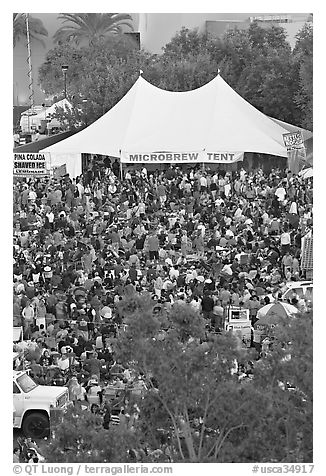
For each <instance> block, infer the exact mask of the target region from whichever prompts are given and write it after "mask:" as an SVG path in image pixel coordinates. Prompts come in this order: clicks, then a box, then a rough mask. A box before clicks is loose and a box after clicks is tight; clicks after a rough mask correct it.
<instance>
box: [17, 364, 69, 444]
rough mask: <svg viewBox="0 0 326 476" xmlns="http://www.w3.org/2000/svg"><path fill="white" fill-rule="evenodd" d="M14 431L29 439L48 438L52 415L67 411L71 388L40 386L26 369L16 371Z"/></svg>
mask: <svg viewBox="0 0 326 476" xmlns="http://www.w3.org/2000/svg"><path fill="white" fill-rule="evenodd" d="M13 404H14V422H13V426H14V428H22V430H23V433H24V434H25V436H29V437H31V438H33V439H37V438H44V437H45V436H48V435H49V432H50V418H51V414H55V413H56V412H54V410H59V411H60V410H61V411H63V410H65V409H66V407H67V405H68V389H67V388H66V387H51V386H46V385H38V384H37V383H35V382H34V380H33V379H32V378H31V377H30V376H29V375H28V373H27V372H26V371H25V370H22V371H15V370H14V371H13Z"/></svg>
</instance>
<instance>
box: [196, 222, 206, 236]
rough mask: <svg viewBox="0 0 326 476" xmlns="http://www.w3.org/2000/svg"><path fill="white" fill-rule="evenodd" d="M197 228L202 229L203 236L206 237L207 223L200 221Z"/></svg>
mask: <svg viewBox="0 0 326 476" xmlns="http://www.w3.org/2000/svg"><path fill="white" fill-rule="evenodd" d="M197 229H198V230H200V232H201V236H202V237H203V238H204V236H205V230H206V228H205V225H204V224H203V223H199V225H198V227H197Z"/></svg>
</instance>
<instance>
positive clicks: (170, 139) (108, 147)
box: [43, 75, 288, 177]
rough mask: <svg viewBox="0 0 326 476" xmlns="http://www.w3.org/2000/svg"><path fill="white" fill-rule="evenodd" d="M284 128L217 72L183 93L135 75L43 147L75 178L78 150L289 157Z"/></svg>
mask: <svg viewBox="0 0 326 476" xmlns="http://www.w3.org/2000/svg"><path fill="white" fill-rule="evenodd" d="M287 132H288V130H287V129H285V128H284V127H282V126H281V125H279V124H277V123H276V122H275V121H273V120H272V119H270V118H269V117H267V116H266V115H265V114H263V113H262V112H260V111H258V109H256V108H254V107H253V106H252V105H251V104H249V103H248V102H247V101H245V100H244V99H243V98H242V97H241V96H239V94H237V93H236V92H235V91H234V90H233V89H232V88H231V87H230V86H229V85H228V84H227V83H226V82H225V81H224V80H223V79H222V78H221V76H220V75H218V76H216V77H215V78H214V79H212V80H211V81H210V82H209V83H207V84H205V85H204V86H202V87H200V88H198V89H194V90H192V91H185V92H174V91H173V92H172V91H165V90H163V89H160V88H157V87H156V86H153V85H152V84H150V83H148V82H147V81H146V80H145V79H144V78H143V77H142V76H139V78H138V79H137V81H136V82H135V84H134V85H133V86H132V88H131V89H130V90H129V91H128V92H127V93H126V94H125V96H124V97H123V98H122V99H121V100H120V101H119V102H118V103H117V104H116V105H115V106H114V107H113V108H112V109H111V110H110V111H108V112H107V113H106V114H104V115H103V116H102V117H100V118H99V119H98V120H97V121H95V122H94V123H93V124H91V125H90V126H88V127H87V128H86V129H84V130H82V131H81V132H79V133H77V134H75V135H74V136H72V137H69V138H67V139H65V140H63V141H61V142H58V143H57V144H54V145H52V146H50V147H47V148H45V149H43V150H44V151H46V152H50V154H51V165H53V166H54V165H61V164H63V163H65V164H67V172H68V173H69V174H70V176H71V177H75V176H76V175H79V174H80V173H81V154H82V153H89V154H101V155H109V156H113V157H118V158H121V161H122V162H125V163H134V162H141V163H142V162H143V163H150V162H151V161H153V162H158V161H159V162H161V163H165V162H166V163H171V162H178V163H179V162H181V161H183V162H187V161H189V162H221V163H232V162H235V161H237V160H242V159H243V154H244V152H256V153H262V154H270V155H275V156H281V157H287V151H286V147H285V146H284V143H283V137H282V136H283V134H286V133H287ZM162 154H165V155H162ZM185 154H186V155H185ZM191 154H195V155H191ZM196 154H198V156H196Z"/></svg>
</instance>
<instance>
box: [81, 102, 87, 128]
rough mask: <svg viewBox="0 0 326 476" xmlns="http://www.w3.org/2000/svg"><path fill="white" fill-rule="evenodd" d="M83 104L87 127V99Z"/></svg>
mask: <svg viewBox="0 0 326 476" xmlns="http://www.w3.org/2000/svg"><path fill="white" fill-rule="evenodd" d="M82 103H83V104H84V105H85V125H86V127H87V99H86V98H84V99H82Z"/></svg>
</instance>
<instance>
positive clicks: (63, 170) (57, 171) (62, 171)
mask: <svg viewBox="0 0 326 476" xmlns="http://www.w3.org/2000/svg"><path fill="white" fill-rule="evenodd" d="M52 171H53V177H55V178H60V177H63V176H64V175H66V174H67V166H66V164H62V165H58V166H54V167H52Z"/></svg>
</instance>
